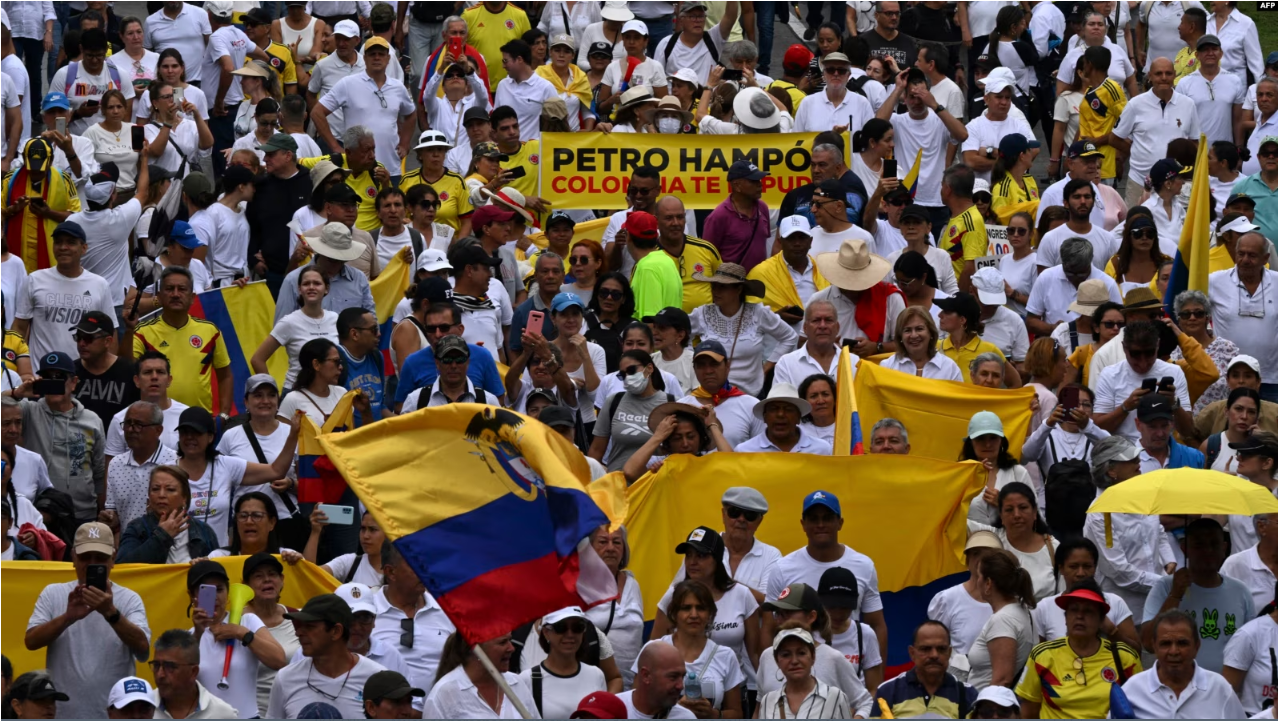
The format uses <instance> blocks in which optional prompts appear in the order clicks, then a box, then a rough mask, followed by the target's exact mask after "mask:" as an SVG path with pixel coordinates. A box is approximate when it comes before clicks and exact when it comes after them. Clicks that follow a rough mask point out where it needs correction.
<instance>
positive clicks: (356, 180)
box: [298, 153, 382, 231]
mask: <svg viewBox="0 0 1279 722" xmlns="http://www.w3.org/2000/svg"><path fill="white" fill-rule="evenodd" d="M322 160H331V161H333V162H334V163H335V164H337V166H338V167H339V168H345V169H348V170H349V169H350V166H348V165H347V164H346V156H345V155H344V154H342V153H334V154H332V155H321V156H316V157H315V158H299V159H298V165H299V166H301V167H303V168H306V169H307V170H308V171H309V170H311V169H312V168H314V167H315V164H316V163H319V162H320V161H322ZM378 165H379V166H381V164H380V163H379V164H378ZM346 184H347V185H348V186H351V190H353V191H355V195H357V196H359V197H360V206H359V208H358V209H357V210H356V215H355V227H356V228H359V229H360V230H362V231H372V230H374V229H376V228H381V227H382V221H381V219H379V218H378V217H377V208H375V207H374V205H373V201H374V199H376V198H377V193H378V191H379V190H380V189H381V187H382V186H380V185H379V184H378V182H377V180H376V179H374V178H373V173H372V172H370V171H364V172H363V173H352V174H350V175H348V176H347V177H346ZM303 230H305V229H303Z"/></svg>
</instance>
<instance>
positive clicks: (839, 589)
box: [817, 567, 857, 609]
mask: <svg viewBox="0 0 1279 722" xmlns="http://www.w3.org/2000/svg"><path fill="white" fill-rule="evenodd" d="M817 596H818V597H819V598H820V599H821V600H822V606H823V607H826V608H828V609H829V608H830V607H835V608H836V609H856V608H857V576H856V575H855V574H853V573H852V572H851V571H849V570H847V569H845V568H844V567H831V568H830V569H827V570H826V571H824V572H822V579H821V581H820V582H818V584H817Z"/></svg>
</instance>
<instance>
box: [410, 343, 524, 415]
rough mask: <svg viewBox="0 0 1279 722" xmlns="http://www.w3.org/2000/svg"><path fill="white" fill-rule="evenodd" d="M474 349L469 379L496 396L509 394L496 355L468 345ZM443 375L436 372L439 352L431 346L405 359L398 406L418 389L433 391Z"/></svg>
mask: <svg viewBox="0 0 1279 722" xmlns="http://www.w3.org/2000/svg"><path fill="white" fill-rule="evenodd" d="M466 345H467V347H469V348H470V349H471V363H470V364H469V365H468V366H467V369H466V377H467V378H469V379H470V380H471V383H472V384H473V385H475V386H477V387H479V388H482V389H484V391H485V392H487V393H489V394H491V395H493V396H503V395H505V394H506V387H505V386H504V385H503V383H502V374H501V373H499V372H498V370H497V362H496V361H494V360H493V354H492V353H491V352H490V351H489V350H488V349H486V348H484V347H483V346H477V345H476V344H473V343H468V344H466ZM439 375H440V372H439V371H437V370H436V369H435V352H434V351H433V350H431V347H430V346H427V347H425V348H422V349H419V350H417V351H414V352H413V353H412V354H410V355H409V357H408V358H407V359H405V360H404V365H403V366H401V367H400V382H399V385H398V386H397V387H396V388H395V403H397V404H402V403H404V400H405V399H407V398H408V397H409V394H411V393H413V392H414V391H416V390H418V389H426V388H430V387H431V384H433V383H435V379H437V378H439Z"/></svg>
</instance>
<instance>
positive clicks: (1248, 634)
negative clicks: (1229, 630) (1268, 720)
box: [1224, 614, 1276, 715]
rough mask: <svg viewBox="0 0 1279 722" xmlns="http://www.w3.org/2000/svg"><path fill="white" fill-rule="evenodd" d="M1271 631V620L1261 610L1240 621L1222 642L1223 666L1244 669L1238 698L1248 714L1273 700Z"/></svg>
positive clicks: (1273, 622)
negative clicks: (1237, 629)
mask: <svg viewBox="0 0 1279 722" xmlns="http://www.w3.org/2000/svg"><path fill="white" fill-rule="evenodd" d="M1275 633H1276V629H1275V620H1274V619H1272V618H1271V617H1270V615H1269V614H1263V615H1261V616H1259V617H1257V618H1256V619H1254V620H1252V621H1251V622H1248V623H1247V624H1245V625H1243V627H1241V628H1240V629H1239V631H1237V632H1235V634H1234V636H1232V637H1231V638H1230V641H1229V642H1226V652H1225V657H1224V660H1225V663H1226V666H1227V667H1231V668H1233V669H1241V670H1246V671H1247V674H1246V675H1244V678H1243V691H1241V692H1240V693H1239V701H1240V702H1242V703H1243V711H1244V712H1247V713H1248V714H1250V715H1251V714H1256V713H1257V712H1260V711H1261V709H1262V707H1261V706H1262V705H1263V704H1265V703H1266V702H1267V701H1269V702H1271V703H1272V704H1273V703H1274V700H1275V688H1274V655H1275ZM1266 711H1267V712H1273V710H1269V709H1268V710H1266Z"/></svg>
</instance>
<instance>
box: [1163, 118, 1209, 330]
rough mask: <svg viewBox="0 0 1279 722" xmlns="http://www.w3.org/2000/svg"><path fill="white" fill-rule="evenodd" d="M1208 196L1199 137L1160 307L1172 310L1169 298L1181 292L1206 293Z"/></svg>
mask: <svg viewBox="0 0 1279 722" xmlns="http://www.w3.org/2000/svg"><path fill="white" fill-rule="evenodd" d="M1211 196H1212V188H1210V187H1209V177H1208V142H1207V140H1206V139H1205V138H1204V136H1203V135H1200V136H1199V153H1198V154H1197V155H1196V156H1195V170H1194V176H1193V180H1191V183H1190V205H1189V206H1187V207H1186V220H1185V223H1184V224H1183V225H1182V226H1181V240H1179V241H1178V242H1177V256H1176V258H1174V259H1173V261H1172V276H1170V277H1169V279H1168V290H1167V291H1165V292H1164V308H1167V309H1170V308H1172V305H1173V304H1172V302H1173V299H1175V298H1177V294H1179V293H1181V292H1182V291H1203V292H1204V293H1207V292H1208V265H1209V262H1210V261H1209V254H1210V253H1211V251H1212V231H1211V220H1210V218H1209V206H1208V199H1209V198H1210V197H1211Z"/></svg>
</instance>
